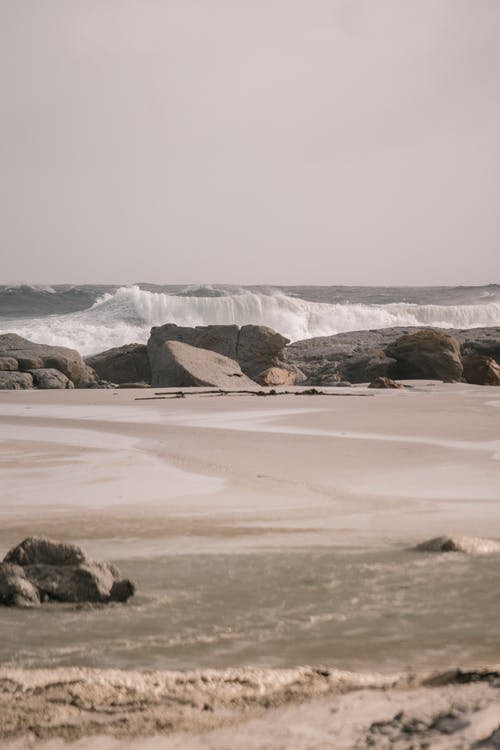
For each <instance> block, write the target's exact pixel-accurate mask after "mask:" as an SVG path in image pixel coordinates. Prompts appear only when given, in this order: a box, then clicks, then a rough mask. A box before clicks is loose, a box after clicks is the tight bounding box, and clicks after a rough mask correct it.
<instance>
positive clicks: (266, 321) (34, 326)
mask: <svg viewBox="0 0 500 750" xmlns="http://www.w3.org/2000/svg"><path fill="white" fill-rule="evenodd" d="M163 323H176V324H177V325H181V326H196V325H208V324H226V325H227V324H236V325H239V326H241V325H245V324H249V323H251V324H256V325H266V326H270V327H271V328H274V329H275V330H276V331H279V332H280V333H282V334H283V335H284V336H287V337H288V338H289V339H290V340H291V341H297V340H301V339H306V338H311V337H314V336H326V335H331V334H335V333H342V332H345V331H357V330H366V329H372V328H388V327H392V326H418V325H425V326H437V327H442V328H476V327H481V326H498V325H500V286H498V285H488V286H481V287H394V288H390V287H336V286H325V287H299V286H296V287H272V288H270V287H230V286H213V285H205V286H200V287H192V286H188V287H180V286H159V285H152V284H136V285H133V286H119V285H97V286H95V285H94V286H92V285H86V286H71V285H58V286H54V287H40V286H38V287H32V286H15V287H7V286H3V287H0V334H1V333H7V332H11V333H17V334H19V335H21V336H23V337H25V338H28V339H30V340H32V341H35V342H39V343H46V344H54V345H62V346H69V347H71V348H74V349H77V350H78V351H80V352H81V353H82V354H84V355H85V354H91V353H95V352H98V351H104V350H105V349H108V348H111V347H115V346H121V345H123V344H128V343H132V342H139V343H145V342H146V341H147V339H148V337H149V332H150V329H151V327H152V326H156V325H161V324H163Z"/></svg>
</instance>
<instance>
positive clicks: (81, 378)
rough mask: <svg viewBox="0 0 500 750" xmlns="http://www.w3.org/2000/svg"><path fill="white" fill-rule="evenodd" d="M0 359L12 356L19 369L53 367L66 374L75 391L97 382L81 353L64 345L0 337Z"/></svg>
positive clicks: (11, 335)
mask: <svg viewBox="0 0 500 750" xmlns="http://www.w3.org/2000/svg"><path fill="white" fill-rule="evenodd" d="M0 357H13V358H14V359H16V360H17V361H18V363H19V368H20V369H21V370H25V371H26V370H36V369H43V368H51V369H52V368H53V369H56V370H59V371H60V372H62V373H63V374H64V375H66V377H67V378H69V380H71V382H72V383H73V385H75V386H76V387H77V388H86V387H88V386H91V385H93V384H95V383H96V375H95V373H94V371H93V370H92V369H91V368H90V367H88V365H86V364H85V362H84V361H83V359H82V357H81V356H80V354H79V353H78V352H77V351H75V350H74V349H68V348H67V347H65V346H48V345H46V344H35V343H34V342H33V341H28V339H24V338H22V336H18V335H17V334H16V333H4V334H2V335H0Z"/></svg>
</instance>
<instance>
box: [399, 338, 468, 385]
mask: <svg viewBox="0 0 500 750" xmlns="http://www.w3.org/2000/svg"><path fill="white" fill-rule="evenodd" d="M385 353H386V355H387V356H388V357H392V358H393V359H395V360H396V363H395V365H394V367H393V368H392V369H391V373H390V374H391V376H392V377H394V378H399V379H405V378H408V379H411V380H413V379H417V380H418V379H422V378H425V379H427V378H429V379H437V380H445V381H455V380H461V378H462V372H463V366H462V360H461V358H460V346H459V343H458V341H457V339H456V338H454V337H453V336H450V335H449V334H447V333H443V332H442V331H435V330H432V329H426V330H422V331H417V332H416V333H407V334H405V335H403V336H401V337H400V338H399V339H396V341H394V343H392V344H389V346H387V347H386V349H385Z"/></svg>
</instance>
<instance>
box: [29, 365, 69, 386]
mask: <svg viewBox="0 0 500 750" xmlns="http://www.w3.org/2000/svg"><path fill="white" fill-rule="evenodd" d="M30 372H31V375H32V377H33V385H34V387H35V388H44V389H45V388H46V389H49V388H52V389H54V388H74V387H75V386H74V385H73V383H72V381H71V380H70V379H69V378H67V377H66V375H64V373H62V372H60V371H59V370H55V369H54V368H53V367H44V368H42V369H40V370H31V371H30Z"/></svg>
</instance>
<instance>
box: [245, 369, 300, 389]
mask: <svg viewBox="0 0 500 750" xmlns="http://www.w3.org/2000/svg"><path fill="white" fill-rule="evenodd" d="M298 377H299V376H298V375H297V373H296V372H292V371H291V370H287V369H285V368H284V367H268V368H267V370H263V371H262V372H260V373H259V374H258V375H257V377H256V378H255V380H256V382H257V383H259V385H267V386H276V385H296V384H297V382H302V381H303V379H304V377H303V376H302V380H297V379H298Z"/></svg>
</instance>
